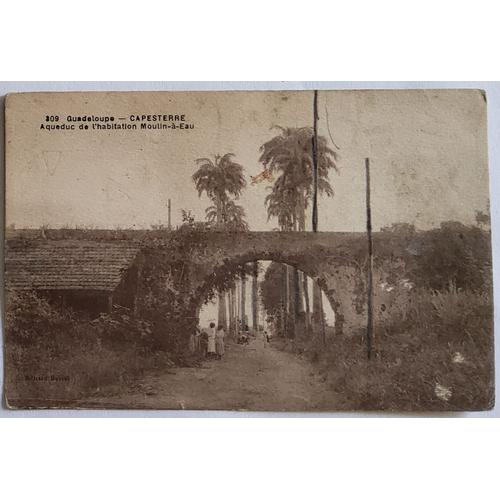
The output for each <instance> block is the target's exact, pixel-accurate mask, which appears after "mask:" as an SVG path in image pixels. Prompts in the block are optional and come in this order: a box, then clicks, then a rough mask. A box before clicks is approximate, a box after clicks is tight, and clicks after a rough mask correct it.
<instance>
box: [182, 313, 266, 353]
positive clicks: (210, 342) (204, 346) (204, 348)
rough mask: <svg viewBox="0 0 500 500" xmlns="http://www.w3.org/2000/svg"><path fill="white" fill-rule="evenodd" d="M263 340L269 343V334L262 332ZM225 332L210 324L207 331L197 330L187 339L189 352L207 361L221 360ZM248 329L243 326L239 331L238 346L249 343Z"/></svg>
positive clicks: (249, 334)
mask: <svg viewBox="0 0 500 500" xmlns="http://www.w3.org/2000/svg"><path fill="white" fill-rule="evenodd" d="M262 333H263V338H264V342H265V343H269V342H270V341H271V334H270V333H269V332H268V331H267V330H264V331H263V332H262ZM225 336H226V332H225V331H224V328H223V326H222V325H219V326H218V327H217V328H216V327H215V323H214V322H211V323H210V325H209V327H208V328H207V329H203V330H201V329H200V328H197V329H196V331H195V332H194V333H193V334H192V335H191V337H190V339H189V350H190V351H191V353H193V354H199V355H200V356H202V357H203V358H207V359H222V357H223V356H224V352H225V345H224V338H225ZM251 336H252V334H251V333H250V329H249V328H248V326H245V327H244V328H242V329H241V330H239V332H238V335H237V337H236V341H237V343H238V344H248V343H249V342H250V337H251Z"/></svg>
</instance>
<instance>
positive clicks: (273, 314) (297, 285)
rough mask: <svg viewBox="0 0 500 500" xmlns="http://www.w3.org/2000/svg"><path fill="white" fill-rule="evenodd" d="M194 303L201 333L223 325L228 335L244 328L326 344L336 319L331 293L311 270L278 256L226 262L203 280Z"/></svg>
mask: <svg viewBox="0 0 500 500" xmlns="http://www.w3.org/2000/svg"><path fill="white" fill-rule="evenodd" d="M256 269H257V272H256ZM195 297H196V301H197V303H196V311H197V317H198V321H199V325H200V327H201V328H203V327H205V326H208V325H209V324H210V323H211V322H214V323H216V324H221V322H222V324H223V326H224V327H225V328H227V330H228V331H229V332H232V333H235V331H237V330H238V329H244V328H245V327H248V329H249V330H251V331H254V332H257V331H259V330H261V331H262V330H264V329H265V330H267V331H268V330H269V329H271V330H272V332H273V334H276V335H280V336H285V337H295V336H298V335H311V334H313V335H321V336H323V337H325V338H326V337H328V336H330V335H333V334H334V332H335V331H337V326H338V323H339V321H338V318H339V317H341V314H340V313H339V306H340V304H339V303H338V302H337V301H336V300H335V293H334V291H333V290H332V289H329V288H328V287H327V285H326V282H325V280H323V279H322V278H321V274H319V273H318V272H317V271H316V269H315V267H314V265H312V264H311V263H308V262H303V261H301V260H300V259H299V258H294V257H290V258H287V257H284V256H283V255H269V254H265V255H250V256H249V255H246V256H240V257H237V258H231V259H225V260H224V261H223V262H222V263H221V264H220V265H217V266H215V267H214V268H213V270H212V272H211V273H210V274H209V275H207V276H206V277H205V279H204V280H203V282H202V283H201V284H200V286H199V287H198V288H197V290H196V293H195ZM277 302H278V303H277ZM221 309H222V310H223V312H221Z"/></svg>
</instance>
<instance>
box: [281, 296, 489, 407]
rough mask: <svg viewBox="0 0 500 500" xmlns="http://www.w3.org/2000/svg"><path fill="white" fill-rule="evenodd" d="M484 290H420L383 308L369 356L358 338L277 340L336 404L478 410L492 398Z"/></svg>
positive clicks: (487, 303) (357, 336)
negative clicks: (402, 305) (303, 360)
mask: <svg viewBox="0 0 500 500" xmlns="http://www.w3.org/2000/svg"><path fill="white" fill-rule="evenodd" d="M492 314H493V311H492V304H491V298H490V295H489V294H487V293H478V292H472V291H462V290H457V289H456V288H453V287H451V288H450V289H448V290H446V291H434V292H433V291H430V290H425V289H420V290H415V291H414V292H413V300H412V307H410V308H409V309H408V310H406V311H402V310H401V309H399V308H397V309H394V310H392V311H389V314H387V315H386V319H385V321H384V322H383V323H381V324H379V325H378V326H377V328H376V331H375V348H376V354H375V358H374V359H372V360H370V361H368V360H367V356H366V345H365V342H364V339H363V337H361V336H359V335H353V336H334V337H331V338H330V339H328V342H327V346H326V347H325V346H323V345H322V343H321V340H320V339H311V338H304V337H302V338H298V339H295V340H294V341H293V340H283V339H280V340H278V341H277V344H278V345H279V346H280V347H281V348H283V349H285V350H288V351H291V352H295V353H298V354H300V355H302V356H305V357H307V358H308V359H309V360H310V361H312V362H313V363H314V364H315V365H316V366H317V367H318V369H319V370H320V371H321V372H322V373H323V375H324V377H325V380H326V381H327V382H328V384H329V386H330V387H331V390H332V398H333V399H334V401H335V406H336V407H337V406H338V408H339V409H346V410H352V409H360V410H377V409H380V410H383V409H389V410H391V409H392V410H403V411H422V410H448V411H455V410H476V409H484V408H491V407H492V406H493V401H494V386H493V384H494V375H493V345H492V344H493V335H492V327H493V324H492Z"/></svg>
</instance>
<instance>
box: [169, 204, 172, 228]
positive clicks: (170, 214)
mask: <svg viewBox="0 0 500 500" xmlns="http://www.w3.org/2000/svg"><path fill="white" fill-rule="evenodd" d="M168 228H169V229H172V204H171V201H170V198H169V199H168Z"/></svg>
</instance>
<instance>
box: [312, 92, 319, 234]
mask: <svg viewBox="0 0 500 500" xmlns="http://www.w3.org/2000/svg"><path fill="white" fill-rule="evenodd" d="M312 157H313V206H312V230H313V231H314V232H315V233H316V232H317V231H318V91H317V90H315V91H314V101H313V138H312Z"/></svg>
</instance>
